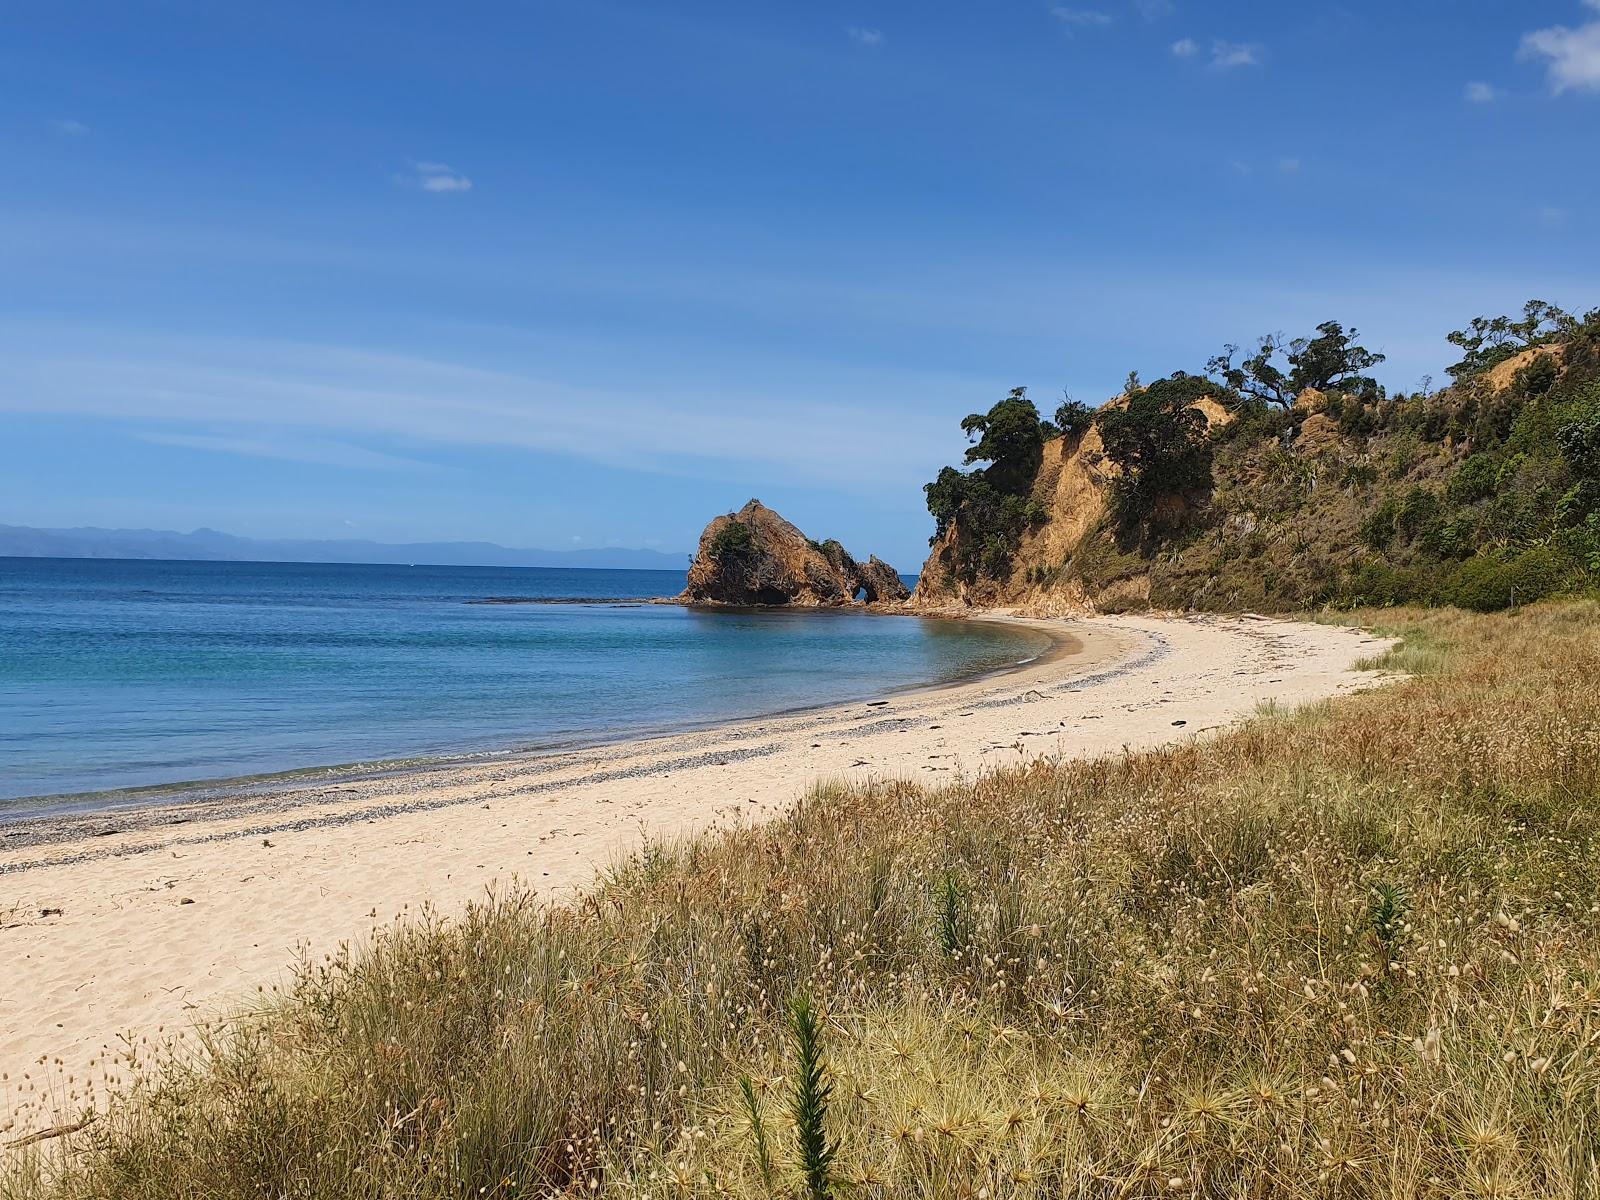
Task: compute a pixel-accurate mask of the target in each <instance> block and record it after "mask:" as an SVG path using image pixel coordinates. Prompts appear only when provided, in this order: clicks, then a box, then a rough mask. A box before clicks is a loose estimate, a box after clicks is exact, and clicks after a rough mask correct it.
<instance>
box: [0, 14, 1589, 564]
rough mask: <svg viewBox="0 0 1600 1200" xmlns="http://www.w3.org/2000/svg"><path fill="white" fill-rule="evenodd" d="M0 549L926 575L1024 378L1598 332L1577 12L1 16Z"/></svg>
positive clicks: (1038, 380)
mask: <svg viewBox="0 0 1600 1200" xmlns="http://www.w3.org/2000/svg"><path fill="white" fill-rule="evenodd" d="M0 79H3V80H4V83H3V84H0V89H3V91H0V100H3V102H0V136H3V137H4V140H5V155H4V163H3V166H0V172H3V173H0V279H3V281H4V282H3V285H0V430H3V434H0V522H5V523H12V524H32V525H73V524H97V525H119V526H154V527H162V528H180V529H188V528H193V527H195V526H197V525H210V526H213V527H217V528H221V529H226V530H228V531H230V532H235V533H241V534H247V535H255V536H274V535H282V536H296V537H340V536H357V537H370V538H377V539H380V540H400V539H405V540H411V539H421V538H428V539H434V538H462V539H466V538H486V539H490V540H494V541H499V542H502V543H506V544H513V545H525V546H545V547H550V548H562V547H573V546H596V545H608V544H609V545H629V546H655V547H659V548H662V549H671V550H678V549H687V548H690V547H692V545H693V543H694V539H695V537H696V535H697V533H698V531H699V529H700V527H701V526H702V525H703V524H704V522H705V521H706V519H708V518H709V517H710V516H711V515H713V514H715V513H717V512H720V511H725V510H727V509H729V508H731V507H735V506H737V505H739V504H741V503H743V501H744V500H745V499H747V498H748V497H750V496H752V495H757V496H760V497H761V498H762V499H763V500H764V501H766V502H767V503H769V504H771V505H773V506H775V507H777V508H779V509H780V510H781V511H783V512H784V513H786V514H787V515H789V516H790V517H791V518H792V519H794V520H795V521H796V522H797V523H799V524H800V525H801V526H802V527H803V528H805V529H806V530H807V531H808V532H811V533H813V535H814V536H819V537H822V536H837V537H839V538H841V539H842V540H844V541H845V543H846V544H847V545H848V546H850V547H851V549H852V550H854V551H856V552H857V553H860V554H863V555H864V554H866V553H868V552H873V551H875V552H877V553H879V554H882V555H883V556H884V557H886V558H889V559H890V561H892V562H894V563H895V564H896V565H897V566H899V567H901V569H903V570H912V569H915V567H916V565H917V563H918V562H919V561H920V558H921V556H922V554H923V553H924V551H925V544H926V536H927V533H928V531H929V521H928V519H927V516H926V513H925V511H924V510H923V508H922V503H921V499H922V498H921V491H920V485H921V484H922V483H923V482H924V481H925V480H927V479H929V478H931V477H932V475H933V474H934V473H935V472H936V471H937V470H938V468H939V467H940V466H941V465H943V464H944V463H945V462H947V461H952V460H954V459H957V458H959V455H960V452H961V449H962V443H961V436H960V432H959V430H958V428H957V423H958V422H959V420H960V418H961V417H962V416H963V415H965V414H966V413H967V412H970V411H972V410H974V409H978V408H983V407H987V406H988V405H989V404H991V403H992V402H994V401H995V400H997V399H999V398H1001V397H1002V396H1004V395H1005V393H1006V391H1007V390H1008V389H1009V388H1011V387H1014V386H1019V385H1026V386H1027V387H1029V388H1030V389H1031V391H1032V393H1033V395H1034V396H1035V398H1036V399H1038V400H1039V401H1040V402H1041V407H1045V406H1048V407H1053V406H1054V404H1055V403H1056V402H1057V400H1058V398H1059V394H1060V392H1061V390H1062V389H1063V388H1066V389H1068V390H1070V392H1071V393H1072V395H1073V396H1074V397H1076V398H1078V399H1083V400H1089V401H1094V402H1098V401H1100V400H1103V399H1104V398H1106V397H1108V396H1109V395H1111V394H1113V393H1114V392H1115V391H1116V390H1117V385H1118V384H1119V383H1120V381H1121V380H1122V379H1123V377H1124V376H1125V375H1126V374H1127V372H1128V371H1129V370H1138V371H1140V372H1141V373H1142V374H1143V375H1144V376H1145V378H1147V379H1148V378H1152V377H1155V376H1158V375H1162V374H1165V373H1167V372H1169V371H1171V370H1173V369H1177V368H1186V369H1190V370H1197V369H1199V368H1200V367H1201V366H1202V365H1203V363H1204V360H1205V358H1206V357H1207V356H1208V355H1209V354H1210V353H1212V352H1213V351H1214V350H1215V349H1216V348H1217V347H1218V346H1219V345H1220V344H1221V343H1223V342H1225V341H1245V340H1248V339H1250V338H1252V337H1254V336H1256V335H1259V334H1261V333H1263V332H1268V331H1274V330H1283V331H1286V332H1289V333H1296V332H1300V331H1303V330H1305V329H1308V328H1310V327H1311V326H1312V325H1314V324H1315V323H1316V322H1318V321H1320V320H1324V319H1327V318H1329V317H1334V318H1339V319H1342V320H1344V321H1345V322H1346V323H1353V324H1355V325H1356V326H1357V327H1359V328H1360V330H1361V332H1362V333H1363V335H1364V338H1363V340H1364V341H1365V342H1366V344H1367V345H1368V346H1369V347H1371V348H1373V349H1381V350H1383V351H1385V352H1386V353H1387V354H1388V355H1389V362H1388V363H1387V364H1385V367H1384V368H1383V370H1382V372H1381V375H1382V378H1383V379H1384V381H1385V382H1387V383H1389V384H1390V385H1391V386H1399V387H1407V388H1410V387H1414V386H1416V384H1417V382H1418V381H1419V380H1420V379H1421V377H1422V376H1423V375H1425V374H1432V375H1433V376H1435V377H1436V378H1441V377H1442V376H1443V367H1444V366H1445V365H1446V364H1447V363H1448V362H1449V361H1451V356H1450V353H1449V352H1450V350H1451V347H1449V346H1448V345H1447V344H1446V343H1445V341H1444V334H1445V333H1446V332H1447V331H1448V330H1450V329H1452V328H1456V327H1458V326H1459V325H1461V324H1462V323H1464V322H1465V321H1466V320H1467V319H1468V318H1470V317H1471V316H1473V315H1475V314H1478V313H1481V312H1501V311H1507V310H1510V309H1513V308H1515V307H1516V306H1518V305H1520V303H1521V302H1522V301H1523V300H1525V299H1527V298H1529V297H1534V296H1537V297H1539V298H1542V299H1547V300H1551V301H1553V302H1555V303H1558V304H1563V305H1566V306H1568V307H1571V308H1574V309H1585V308H1588V307H1592V306H1594V305H1596V304H1600V221H1597V220H1596V219H1595V218H1596V202H1595V197H1596V196H1600V0H1587V2H1585V0H1550V2H1543V0H1524V2H1517V3H1512V2H1509V0H1493V2H1491V0H1408V2H1407V3H1404V4H1393V3H1390V2H1387V0H1384V2H1378V0H1371V2H1365V3H1346V4H1336V3H1335V4H1317V5H1300V4H1292V5H1291V4H1283V3H1281V2H1266V0H1256V2H1249V0H1212V2H1207V3H1201V2H1200V0H1097V2H1096V0H1086V2H1085V3H1081V4H1063V3H1050V2H1048V0H1046V2H1034V0H1026V2H1024V0H988V2H985V3H977V2H974V0H961V2H955V0H904V2H899V3H889V2H868V0H854V2H848V3H846V2H832V0H808V2H807V3H792V2H790V3H776V2H762V0H740V2H737V3H735V2H723V3H708V2H697V0H676V2H672V3H667V2H665V0H651V2H648V3H645V2H632V3H625V2H618V0H523V2H520V3H488V2H483V3H477V2H471V0H468V2H464V3H457V4H453V5H450V6H442V5H408V4H401V3H383V4H378V3H362V4H352V3H345V4H338V5H327V4H301V3H289V2H285V3H278V4H275V5H270V6H269V5H228V4H215V3H211V2H209V0H205V2H202V0H194V2H190V0H169V2H165V3H136V2H132V0H121V2H118V3H105V4H89V3H76V2H74V0H50V2H47V3H44V2H41V3H33V2H29V0H20V2H19V3H14V4H11V5H8V6H7V11H6V13H5V15H4V16H3V17H0Z"/></svg>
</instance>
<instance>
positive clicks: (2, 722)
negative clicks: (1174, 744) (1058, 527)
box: [0, 558, 1043, 820]
mask: <svg viewBox="0 0 1600 1200" xmlns="http://www.w3.org/2000/svg"><path fill="white" fill-rule="evenodd" d="M682 586H683V575H682V574H680V573H678V572H673V571H595V570H569V569H541V568H501V567H400V566H396V567H388V566H357V565H332V564H311V565H306V564H298V563H211V562H142V561H124V560H101V559H25V558H0V800H14V799H16V798H19V797H36V796H44V795H59V794H66V793H81V792H90V791H101V790H105V789H119V788H131V787H145V786H151V785H159V784H171V783H180V782H188V781H197V780H212V779H227V778H238V777H242V776H248V775H256V774H265V773H272V772H280V771H291V770H296V769H300V768H306V767H315V766H332V765H342V764H348V763H360V762H373V761H380V760H392V759H399V758H411V757H418V756H421V757H428V756H448V755H455V754H465V753H474V752H479V751H493V750H508V749H517V748H524V747H537V746H549V745H559V744H565V743H571V742H580V741H599V740H604V739H608V738H614V737H618V736H622V735H626V734H629V733H638V732H646V731H654V730H661V729H669V728H675V727H681V726H685V725H690V724H696V723H702V722H708V721H715V720H721V719H726V718H730V717H740V716H755V715H759V714H764V713H772V712H779V711H784V710H789V709H795V708H802V707H806V706H814V705H819V704H825V703H830V702H833V701H836V700H845V699H856V698H862V697H867V696H872V695H877V694H881V693H884V692H887V691H891V690H894V689H897V688H903V687H907V686H911V685H916V684H926V683H934V682H945V681H950V680H954V679H958V678H961V677H963V676H967V675H972V674H976V673H979V672H983V671H987V670H993V669H996V668H998V667H1002V666H1005V665H1009V664H1011V663H1014V662H1018V661H1021V660H1023V659H1026V658H1029V657H1032V656H1033V655H1035V654H1037V653H1038V652H1039V651H1040V650H1041V649H1042V648H1043V646H1042V641H1041V639H1040V637H1039V635H1037V634H1034V633H1031V632H1029V631H1026V630H1017V629H1007V628H1004V627H999V626H994V625H986V624H981V623H970V622H959V621H939V620H925V619H917V618H909V617H885V616H876V615H872V614H866V613H860V612H839V611H826V612H800V611H795V612H784V611H768V612H747V611H732V612H730V611H720V612H707V611H700V610H693V609H686V608H681V607H678V606H675V605H634V604H628V603H625V602H620V601H621V600H622V598H637V597H650V596H666V595H672V594H675V593H676V592H678V591H679V590H680V589H681V588H682ZM491 597H518V598H523V599H538V600H544V601H549V600H560V599H572V598H583V599H586V600H587V601H588V602H587V603H576V604H572V603H555V604H552V603H532V604H484V603H474V602H475V601H482V600H484V599H487V598H491ZM27 807H29V808H32V806H27ZM5 811H6V810H5V806H4V805H3V804H0V820H3V819H4V816H5ZM17 811H20V810H18V809H16V808H13V812H14V813H15V812H17Z"/></svg>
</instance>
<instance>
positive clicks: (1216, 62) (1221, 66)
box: [1211, 38, 1261, 71]
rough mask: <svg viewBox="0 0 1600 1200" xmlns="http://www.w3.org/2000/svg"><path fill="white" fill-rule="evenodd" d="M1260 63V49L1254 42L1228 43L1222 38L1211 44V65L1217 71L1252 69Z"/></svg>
mask: <svg viewBox="0 0 1600 1200" xmlns="http://www.w3.org/2000/svg"><path fill="white" fill-rule="evenodd" d="M1260 63H1261V47H1260V46H1259V45H1257V44H1256V43H1255V42H1229V41H1225V40H1224V39H1222V38H1218V39H1216V40H1215V41H1214V42H1212V43H1211V65H1212V66H1213V67H1215V68H1216V69H1217V70H1219V71H1231V70H1233V69H1234V68H1236V67H1254V66H1259V65H1260Z"/></svg>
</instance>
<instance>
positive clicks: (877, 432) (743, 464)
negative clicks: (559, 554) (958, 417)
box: [0, 328, 948, 493]
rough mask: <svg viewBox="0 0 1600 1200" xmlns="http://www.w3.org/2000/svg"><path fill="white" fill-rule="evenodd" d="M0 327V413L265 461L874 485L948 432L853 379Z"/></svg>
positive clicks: (912, 466) (907, 469)
mask: <svg viewBox="0 0 1600 1200" xmlns="http://www.w3.org/2000/svg"><path fill="white" fill-rule="evenodd" d="M0 335H6V336H5V340H8V341H9V340H12V338H11V336H10V335H15V340H16V341H17V342H19V343H20V342H22V341H26V342H27V343H28V344H29V346H30V351H29V353H28V354H27V355H18V354H14V353H8V354H6V355H4V356H0V414H3V413H8V412H9V413H19V412H30V413H40V414H47V415H54V416H77V417H82V418H86V419H90V420H97V421H104V422H115V423H118V424H123V425H127V426H131V428H129V430H128V432H129V433H130V434H131V435H132V436H135V437H141V438H143V439H144V440H146V441H152V442H157V443H160V444H166V445H174V446H184V447H188V448H192V449H198V450H208V451H214V452H218V453H231V454H242V455H249V456H252V457H257V458H279V459H296V460H300V461H306V462H316V463H322V464H327V465H334V466H343V467H359V468H365V469H389V470H398V469H402V468H405V469H414V468H415V467H416V466H417V465H419V464H416V463H413V462H412V461H410V460H408V459H405V458H402V457H399V456H396V455H395V454H393V453H390V452H388V449H387V448H388V447H392V446H394V445H396V444H401V445H404V446H408V447H409V446H429V447H435V448H439V449H441V450H448V449H449V448H451V447H456V448H479V449H481V448H491V449H496V450H502V451H505V450H513V451H515V450H521V451H530V452H538V453H547V454H553V455H558V456H562V457H567V458H574V459H578V460H581V461H586V462H596V463H601V464H604V465H607V466H611V467H617V468H622V469H629V470H640V471H650V472H655V473H661V474H667V475H681V476H693V477H707V478H719V479H729V480H732V479H739V480H745V481H751V482H755V481H759V480H763V479H766V480H775V479H782V480H788V481H791V482H793V481H808V482H811V483H816V484H818V485H820V486H825V487H827V486H831V487H835V488H839V489H841V490H845V491H851V492H857V493H876V492H878V491H883V490H886V489H887V488H888V486H889V485H888V483H887V482H886V481H887V480H896V481H903V480H905V479H908V478H910V479H915V478H918V477H919V475H920V473H922V472H925V471H926V469H927V463H928V462H929V461H930V460H935V459H937V458H938V456H939V455H940V454H941V453H942V452H943V450H944V449H945V444H946V443H947V442H948V437H947V436H942V435H943V434H945V433H946V431H944V430H943V429H942V427H941V426H940V425H939V423H937V422H929V423H928V427H927V429H926V430H915V431H908V428H907V424H906V421H905V420H904V415H903V414H898V413H895V412H891V411H883V412H878V411H875V410H873V409H872V408H871V406H863V405H861V404H860V403H859V402H858V399H857V395H856V392H857V389H855V388H852V387H850V386H848V385H847V386H846V388H845V391H844V392H843V393H841V394H838V395H834V396H830V397H828V398H826V399H810V398H797V397H795V396H794V395H792V394H784V395H782V396H765V395H763V394H761V393H760V391H759V389H757V390H756V391H755V392H752V391H751V390H750V389H749V388H746V387H743V386H739V387H737V388H734V387H727V388H724V389H722V390H717V389H716V388H714V387H703V388H695V389H687V390H686V391H685V392H684V393H682V394H662V393H659V392H657V393H654V394H651V393H648V391H636V390H623V389H621V388H617V387H602V386H590V385H587V384H584V383H574V382H567V381H566V380H564V379H559V378H547V377H543V376H540V375H535V374H530V373H525V372H522V371H518V370H491V369H486V368H482V367H476V366H469V365H464V364H461V363H455V362H449V361H441V360H438V359H429V358H421V357H416V356H407V355H404V354H396V353H388V352H373V351H367V350H363V349H359V348H349V347H332V346H320V345H309V344H304V343H295V342H277V341H250V340H218V341H210V340H164V339H159V338H141V337H133V336H131V335H124V334H101V333H99V332H98V331H94V330H87V329H82V328H68V329H62V330H56V329H53V328H51V329H44V328H34V329H32V330H30V332H29V333H27V334H22V333H21V331H20V330H6V329H3V328H0ZM875 386H876V383H875V382H873V383H868V382H865V381H863V382H862V383H860V385H859V389H858V390H859V394H868V393H870V392H871V391H872V390H873V389H874V387H875ZM846 445H848V446H849V447H850V448H849V449H845V448H843V447H845V446H846ZM857 447H859V449H857Z"/></svg>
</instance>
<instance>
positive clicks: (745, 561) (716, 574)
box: [681, 500, 910, 608]
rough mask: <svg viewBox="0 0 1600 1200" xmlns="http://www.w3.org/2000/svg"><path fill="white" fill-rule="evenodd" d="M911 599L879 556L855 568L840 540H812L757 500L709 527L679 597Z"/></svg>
mask: <svg viewBox="0 0 1600 1200" xmlns="http://www.w3.org/2000/svg"><path fill="white" fill-rule="evenodd" d="M909 595H910V593H909V592H908V591H907V590H906V586H905V584H904V583H902V582H901V581H900V577H899V576H898V575H897V574H895V570H894V568H893V567H891V566H890V565H889V564H888V563H886V562H884V561H883V560H882V559H880V558H878V557H877V555H873V556H872V557H870V558H868V559H867V561H866V562H864V563H858V562H857V561H856V560H855V559H853V558H851V557H850V554H849V552H848V551H846V550H845V548H844V547H843V546H841V545H840V544H839V543H838V542H836V541H833V540H832V539H830V540H828V541H826V542H814V541H812V540H811V539H810V538H808V537H806V535H805V534H803V533H801V532H800V530H798V529H796V528H795V527H794V526H793V525H791V524H790V523H789V522H788V521H785V520H784V519H783V518H782V517H780V516H779V515H778V514H777V513H775V512H773V511H772V510H771V509H770V508H768V507H767V506H766V505H764V504H762V503H761V501H759V500H752V501H750V503H748V504H746V505H745V506H744V507H743V508H741V509H740V510H739V511H738V512H736V513H727V514H726V515H724V516H720V517H717V518H716V519H715V520H713V521H712V522H711V524H709V525H707V526H706V529H705V532H704V533H702V534H701V535H700V549H699V551H698V552H697V553H696V554H695V557H694V564H693V565H692V566H691V567H690V568H689V584H688V587H686V588H685V589H684V592H683V595H682V597H681V599H683V600H685V601H688V602H690V603H693V604H741V605H788V606H791V607H799V608H823V607H829V606H834V605H842V604H854V603H856V602H857V601H865V602H866V603H868V604H878V603H885V602H900V601H903V600H905V599H907V598H908V596H909Z"/></svg>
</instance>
